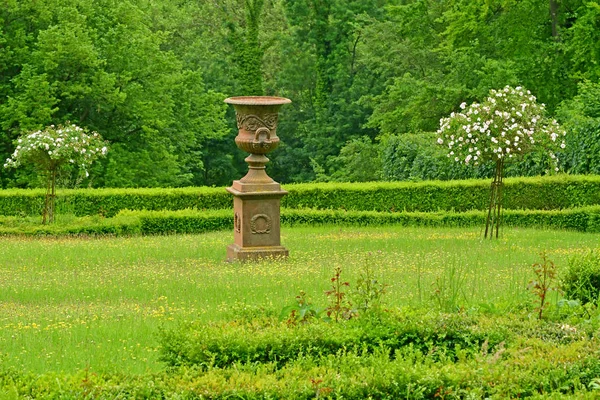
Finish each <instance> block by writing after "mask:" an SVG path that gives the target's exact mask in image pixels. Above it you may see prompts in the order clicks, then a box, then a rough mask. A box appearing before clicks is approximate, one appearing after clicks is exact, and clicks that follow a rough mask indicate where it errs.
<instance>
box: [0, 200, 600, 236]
mask: <svg viewBox="0 0 600 400" xmlns="http://www.w3.org/2000/svg"><path fill="white" fill-rule="evenodd" d="M485 217H486V212H485V211H467V212H462V213H457V212H431V213H424V212H398V213H385V212H377V211H340V210H312V209H302V210H293V209H292V210H290V209H282V211H281V222H282V224H283V225H284V226H298V225H313V226H314V225H344V226H383V225H400V226H428V227H471V226H482V225H483V224H484V223H485ZM503 218H504V223H505V224H506V226H518V227H524V228H525V227H528V228H549V229H567V230H575V231H580V232H600V206H590V207H580V208H573V209H566V210H549V211H545V210H505V211H504V213H503ZM14 220H16V218H15V217H0V235H107V234H108V235H135V234H143V235H165V234H177V233H203V232H211V231H219V230H231V229H233V215H232V211H231V210H209V211H197V210H180V211H130V210H126V211H122V212H120V213H119V214H118V215H117V216H115V217H113V218H95V219H92V218H90V217H83V218H81V219H79V220H77V221H75V222H71V223H67V224H60V223H57V224H54V225H46V226H44V225H38V224H34V225H32V224H30V225H26V224H16V225H15V224H11V223H10V222H8V221H14Z"/></svg>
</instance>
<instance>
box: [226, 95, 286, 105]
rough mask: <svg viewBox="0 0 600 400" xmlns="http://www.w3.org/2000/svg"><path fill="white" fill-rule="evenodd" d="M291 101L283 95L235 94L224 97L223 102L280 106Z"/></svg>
mask: <svg viewBox="0 0 600 400" xmlns="http://www.w3.org/2000/svg"><path fill="white" fill-rule="evenodd" d="M291 102H292V101H291V100H290V99H286V98H285V97H276V96H237V97H229V98H227V99H225V103H227V104H233V105H244V106H280V105H283V104H289V103H291Z"/></svg>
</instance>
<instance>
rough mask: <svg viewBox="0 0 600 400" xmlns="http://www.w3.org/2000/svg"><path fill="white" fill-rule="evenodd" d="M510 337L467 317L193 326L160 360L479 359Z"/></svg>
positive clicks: (169, 338) (175, 333) (216, 364)
mask: <svg viewBox="0 0 600 400" xmlns="http://www.w3.org/2000/svg"><path fill="white" fill-rule="evenodd" d="M508 336H510V332H509V331H508V330H507V329H506V328H505V327H501V328H500V329H497V330H495V329H490V330H484V329H481V327H480V326H478V325H477V324H476V321H475V320H474V319H469V318H465V317H463V316H455V315H441V316H440V315H435V314H427V315H419V318H418V319H417V320H413V319H412V318H404V317H403V318H398V317H397V316H396V315H392V313H391V312H389V311H388V312H387V313H386V312H381V313H379V314H375V315H369V314H367V316H366V317H360V316H359V317H358V319H351V320H349V321H344V322H343V323H331V322H329V323H328V322H322V321H318V320H316V319H313V320H310V321H309V322H307V323H299V324H298V326H292V327H290V326H287V325H286V324H285V323H278V322H276V321H272V320H265V321H256V320H255V321H251V322H248V323H245V324H244V323H238V322H236V323H220V324H219V323H217V324H206V323H190V324H189V325H187V326H181V327H179V328H176V329H171V330H164V331H162V332H161V337H160V360H161V361H163V362H166V363H167V364H168V365H169V366H174V367H175V366H182V365H186V366H191V365H198V366H200V367H202V368H205V369H209V368H226V367H231V366H234V365H236V364H255V363H271V364H272V365H273V366H274V367H276V368H281V367H283V366H284V365H286V364H287V363H290V362H292V361H294V360H298V359H299V358H303V357H315V358H320V357H328V356H334V355H336V354H339V353H341V352H353V353H357V354H361V355H366V354H373V353H376V352H377V351H378V350H382V349H385V355H387V356H388V357H390V358H393V357H394V354H395V353H396V352H397V351H400V350H401V349H402V348H404V347H407V346H410V347H411V348H412V349H416V350H418V351H419V352H422V353H424V354H432V353H434V352H436V351H437V352H439V353H443V354H444V357H447V358H448V359H452V360H455V357H456V351H457V349H459V351H460V350H462V351H464V352H466V353H469V354H470V355H473V354H474V353H478V352H479V351H480V349H481V345H482V344H483V343H484V342H487V345H488V346H489V348H490V349H493V348H494V347H495V346H497V345H498V344H499V343H500V342H502V341H506V340H507V337H508ZM380 355H383V354H381V353H380Z"/></svg>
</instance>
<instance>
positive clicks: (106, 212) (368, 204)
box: [0, 175, 600, 217]
mask: <svg viewBox="0 0 600 400" xmlns="http://www.w3.org/2000/svg"><path fill="white" fill-rule="evenodd" d="M505 182H506V183H505V189H504V207H505V208H507V209H515V210H517V209H529V210H558V209H565V208H574V207H583V206H591V205H599V204H600V176H597V175H593V176H589V175H588V176H572V175H557V176H549V177H534V178H511V179H506V181H505ZM285 189H286V190H288V191H289V195H287V196H285V197H284V198H283V199H282V202H281V204H282V207H285V208H294V209H297V208H313V209H329V210H353V211H382V212H383V211H386V212H389V211H393V212H398V211H409V212H413V211H421V212H431V211H458V212H461V211H468V210H484V209H486V208H487V205H488V201H489V189H490V181H489V180H465V181H444V182H440V181H426V182H374V183H311V184H296V185H285ZM43 199H44V192H43V191H42V190H2V191H0V215H20V216H25V215H40V214H41V209H42V205H43ZM56 204H57V213H59V214H60V213H71V214H75V215H78V216H84V215H103V216H106V217H112V216H114V215H116V214H117V213H118V212H119V211H121V210H125V209H130V210H183V209H187V208H195V209H198V210H216V209H226V208H231V207H232V205H233V200H232V196H231V195H230V194H229V193H227V192H226V191H225V189H224V188H206V187H202V188H182V189H81V190H62V191H59V192H58V198H57V202H56Z"/></svg>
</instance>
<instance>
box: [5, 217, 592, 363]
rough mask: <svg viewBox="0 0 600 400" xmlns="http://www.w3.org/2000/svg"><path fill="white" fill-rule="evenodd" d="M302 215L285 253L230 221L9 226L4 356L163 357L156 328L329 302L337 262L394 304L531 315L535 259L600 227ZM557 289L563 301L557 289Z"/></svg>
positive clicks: (18, 359) (580, 244) (558, 256)
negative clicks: (379, 286) (423, 224)
mask: <svg viewBox="0 0 600 400" xmlns="http://www.w3.org/2000/svg"><path fill="white" fill-rule="evenodd" d="M481 237H482V234H481V230H480V229H442V228H435V229H433V228H401V227H381V228H356V227H353V228H344V227H334V226H325V227H311V228H308V227H298V228H286V229H284V231H283V232H282V243H283V244H284V245H285V246H286V247H288V248H289V250H290V258H289V259H288V260H285V261H275V262H261V263H247V264H229V263H225V262H224V261H223V259H224V258H225V247H226V246H227V245H228V244H229V243H230V242H231V241H232V234H231V233H230V232H215V233H208V234H203V235H174V236H160V237H156V236H155V237H124V238H114V237H113V238H111V237H106V238H11V237H4V238H2V239H1V242H2V243H1V246H0V364H1V365H2V366H3V367H5V368H10V367H14V368H16V369H18V370H20V371H26V372H32V373H35V374H40V373H52V372H56V373H66V374H70V373H76V372H77V371H82V370H86V371H92V372H95V373H124V374H145V373H156V372H159V371H162V370H164V369H165V365H164V364H163V363H161V362H160V361H159V360H158V348H159V344H158V332H159V331H160V330H161V329H171V328H173V327H176V326H177V325H178V324H180V323H181V322H183V321H201V322H210V321H229V320H234V319H236V318H241V317H247V316H276V315H278V314H279V312H280V310H281V309H282V308H283V307H284V306H285V305H288V304H290V303H293V302H294V298H295V296H296V295H297V294H298V293H299V292H300V291H301V290H303V291H305V292H306V293H307V296H308V297H309V298H310V299H311V300H312V301H313V302H314V303H315V304H319V305H323V306H324V305H326V303H327V298H326V296H325V295H324V292H325V290H327V289H329V288H330V278H331V277H332V276H333V271H334V268H335V267H337V266H339V267H341V268H342V279H343V280H346V281H349V282H350V289H352V287H353V285H354V284H355V282H356V279H357V278H358V276H359V274H360V273H361V271H362V270H364V268H365V266H366V265H369V266H370V267H372V268H373V270H374V272H375V275H376V277H377V278H378V280H379V281H380V282H384V283H386V284H388V285H389V287H388V289H387V294H386V295H385V297H384V300H385V302H386V305H387V306H388V307H389V308H399V307H400V308H401V307H413V308H415V309H422V310H429V309H441V311H445V312H455V311H457V310H480V311H483V312H486V313H489V314H490V315H502V314H505V313H507V312H518V313H528V312H530V313H531V314H532V315H533V314H534V312H533V302H534V300H535V297H534V296H533V294H532V293H531V292H529V291H528V289H527V286H528V282H529V281H530V280H531V279H532V278H533V270H532V267H531V265H532V264H533V263H535V262H539V261H540V252H542V251H545V252H546V254H547V255H548V257H549V259H551V260H553V261H554V262H555V263H556V265H557V267H558V269H559V273H560V272H561V271H564V268H565V267H566V264H567V260H568V259H569V257H570V256H572V255H574V254H578V253H585V252H587V251H589V250H590V249H594V248H597V247H598V246H599V243H600V234H589V233H587V234H586V233H575V232H566V231H549V230H532V229H516V228H506V229H505V230H504V232H503V236H502V239H500V240H492V241H490V240H487V241H485V240H482V239H481ZM552 301H556V294H554V297H553V299H552Z"/></svg>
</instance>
